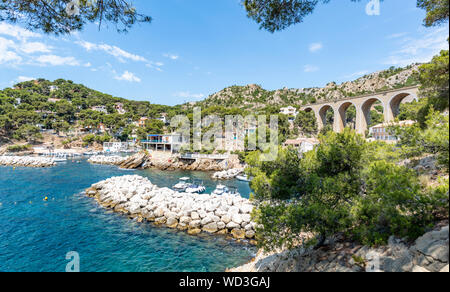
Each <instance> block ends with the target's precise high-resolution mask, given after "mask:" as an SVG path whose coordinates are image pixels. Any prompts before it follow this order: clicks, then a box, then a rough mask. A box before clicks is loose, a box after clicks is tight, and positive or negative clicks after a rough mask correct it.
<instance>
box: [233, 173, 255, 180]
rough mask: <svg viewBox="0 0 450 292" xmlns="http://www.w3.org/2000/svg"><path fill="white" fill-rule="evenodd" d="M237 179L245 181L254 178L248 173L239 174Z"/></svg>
mask: <svg viewBox="0 0 450 292" xmlns="http://www.w3.org/2000/svg"><path fill="white" fill-rule="evenodd" d="M236 179H237V180H239V181H245V182H251V181H252V180H251V179H250V178H249V177H248V175H246V174H244V175H238V176H236Z"/></svg>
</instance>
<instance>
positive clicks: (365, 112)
mask: <svg viewBox="0 0 450 292" xmlns="http://www.w3.org/2000/svg"><path fill="white" fill-rule="evenodd" d="M377 102H381V104H382V106H383V113H384V114H386V105H385V104H384V102H383V100H382V99H380V98H378V97H371V98H368V99H367V100H365V101H364V102H363V103H362V104H361V112H362V115H361V117H360V119H361V121H360V125H359V127H358V128H359V129H358V132H359V133H365V132H366V130H367V127H368V125H369V124H370V121H371V117H370V110H371V109H372V106H373V105H374V104H375V103H377Z"/></svg>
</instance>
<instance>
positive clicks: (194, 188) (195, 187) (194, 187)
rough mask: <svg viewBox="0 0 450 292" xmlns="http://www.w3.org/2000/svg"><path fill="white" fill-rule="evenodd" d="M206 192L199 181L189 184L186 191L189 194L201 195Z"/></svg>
mask: <svg viewBox="0 0 450 292" xmlns="http://www.w3.org/2000/svg"><path fill="white" fill-rule="evenodd" d="M205 191H206V188H205V187H204V186H203V182H201V181H197V180H196V181H194V182H193V183H192V184H190V185H189V186H188V187H187V188H186V189H185V192H186V193H191V194H201V193H204V192H205Z"/></svg>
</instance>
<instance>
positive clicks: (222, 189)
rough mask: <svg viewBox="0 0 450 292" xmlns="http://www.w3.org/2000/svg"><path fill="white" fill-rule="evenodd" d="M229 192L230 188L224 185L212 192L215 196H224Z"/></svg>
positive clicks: (218, 186)
mask: <svg viewBox="0 0 450 292" xmlns="http://www.w3.org/2000/svg"><path fill="white" fill-rule="evenodd" d="M227 192H228V187H227V186H224V185H222V184H219V185H217V187H216V189H215V190H214V191H213V192H212V194H213V195H218V196H220V195H224V194H225V193H227Z"/></svg>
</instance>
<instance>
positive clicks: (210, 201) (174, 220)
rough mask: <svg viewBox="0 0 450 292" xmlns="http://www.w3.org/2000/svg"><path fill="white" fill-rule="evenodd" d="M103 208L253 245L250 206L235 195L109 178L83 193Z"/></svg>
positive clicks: (130, 178) (132, 178) (134, 177)
mask: <svg viewBox="0 0 450 292" xmlns="http://www.w3.org/2000/svg"><path fill="white" fill-rule="evenodd" d="M86 195H87V196H89V197H93V198H95V199H96V200H97V202H98V203H99V204H100V205H102V206H103V207H105V208H108V209H113V210H114V211H115V212H118V213H122V214H124V215H127V216H129V217H130V218H133V219H137V221H138V222H143V221H145V220H146V221H149V222H153V223H154V224H156V225H160V226H166V227H168V228H174V229H178V230H183V231H187V232H188V233H189V234H192V235H195V234H199V233H201V232H205V233H210V234H217V235H230V236H232V237H233V238H235V239H239V240H244V239H247V240H249V242H250V243H252V244H254V243H255V241H254V238H255V227H256V224H255V223H254V222H252V220H251V216H250V213H251V212H252V210H253V205H252V204H251V203H250V201H249V200H248V199H245V198H242V197H240V196H237V195H224V196H216V195H209V194H203V195H198V194H187V193H179V192H175V191H173V190H171V189H168V188H159V187H157V186H156V185H153V184H152V183H151V182H150V181H149V180H148V179H147V178H144V177H141V176H137V175H127V176H120V177H113V178H109V179H107V180H104V181H101V182H99V183H96V184H93V185H92V186H91V188H89V189H87V190H86Z"/></svg>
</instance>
